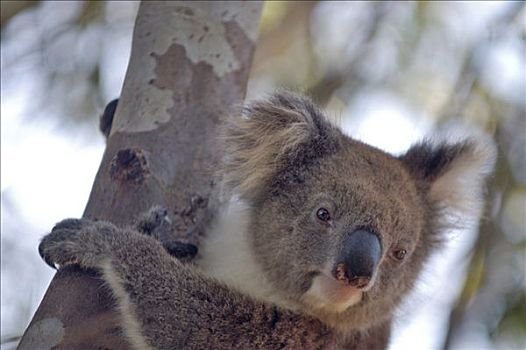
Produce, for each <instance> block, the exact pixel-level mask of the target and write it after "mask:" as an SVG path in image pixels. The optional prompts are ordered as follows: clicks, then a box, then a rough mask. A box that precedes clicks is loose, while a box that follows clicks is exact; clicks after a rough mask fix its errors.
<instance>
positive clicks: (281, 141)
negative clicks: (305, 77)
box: [222, 91, 343, 199]
mask: <svg viewBox="0 0 526 350" xmlns="http://www.w3.org/2000/svg"><path fill="white" fill-rule="evenodd" d="M222 134H223V141H224V148H225V151H226V152H225V153H226V157H225V159H224V164H223V166H224V171H223V173H224V178H223V182H224V184H225V185H226V186H227V188H234V189H236V191H237V192H238V194H239V195H240V196H241V197H242V198H244V199H254V198H257V197H258V196H259V194H260V193H261V192H262V191H263V188H264V186H265V185H266V183H267V182H269V181H271V180H275V177H276V174H277V173H279V172H280V171H282V170H283V169H287V168H291V167H292V168H296V167H294V166H292V164H294V162H300V163H301V162H302V161H303V160H305V159H315V158H317V157H321V156H323V155H325V154H327V153H331V152H334V151H335V150H336V149H337V147H338V144H339V142H340V139H341V138H342V137H343V136H342V134H341V132H340V131H339V130H338V129H337V128H336V127H334V126H333V125H332V124H330V123H329V122H328V121H327V120H326V118H325V116H324V115H323V113H322V112H321V111H320V110H319V109H318V108H317V107H316V106H315V105H314V104H313V103H312V101H311V100H309V99H308V98H306V97H304V96H299V95H296V94H293V93H291V92H287V91H280V92H278V93H276V94H274V95H272V96H271V97H270V98H268V99H266V100H259V101H255V102H253V103H251V104H249V105H248V106H246V108H245V115H244V116H243V117H239V118H230V119H229V122H228V124H227V125H226V126H225V128H224V130H223V132H222Z"/></svg>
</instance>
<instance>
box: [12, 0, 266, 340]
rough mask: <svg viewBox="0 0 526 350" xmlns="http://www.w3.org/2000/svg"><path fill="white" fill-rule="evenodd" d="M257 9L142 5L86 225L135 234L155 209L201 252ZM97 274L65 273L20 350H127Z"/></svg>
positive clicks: (239, 5) (209, 4) (51, 289)
mask: <svg viewBox="0 0 526 350" xmlns="http://www.w3.org/2000/svg"><path fill="white" fill-rule="evenodd" d="M260 12H261V3H256V2H243V3H239V2H223V3H222V2H172V1H166V2H160V1H156V2H144V3H142V4H141V6H140V7H139V11H138V14H137V20H136V24H135V30H134V35H133V45H132V52H131V58H130V62H129V66H128V71H127V73H126V78H125V82H124V86H123V90H122V96H121V98H120V101H119V105H118V108H117V111H116V114H115V118H114V121H113V126H112V129H111V134H110V137H109V138H108V143H107V147H106V150H105V153H104V156H103V159H102V163H101V165H100V168H99V171H98V174H97V176H96V178H95V183H94V185H93V189H92V192H91V195H90V198H89V201H88V204H87V206H86V210H85V213H84V217H87V218H91V219H103V220H107V221H111V222H113V223H115V224H120V225H126V224H128V225H129V224H132V223H133V220H134V219H135V218H137V216H138V215H139V214H140V213H142V212H144V211H146V210H147V209H148V208H150V207H151V206H152V205H154V204H160V205H162V206H164V207H166V208H168V209H169V213H170V217H171V218H172V221H173V226H174V236H175V237H177V238H178V239H181V240H187V241H190V242H194V243H195V242H197V241H198V239H199V236H200V234H201V229H202V227H203V224H204V223H205V222H206V221H207V220H209V218H210V217H211V215H213V213H214V209H215V208H216V207H217V203H218V202H217V195H215V193H216V192H217V191H215V187H214V181H213V177H212V170H213V169H214V167H215V165H216V164H217V162H218V160H219V154H218V152H217V147H216V145H215V141H214V136H215V134H216V127H217V125H218V124H219V123H220V121H221V119H222V118H223V117H225V116H226V115H228V114H229V113H231V112H232V111H233V106H235V105H237V104H240V103H241V102H242V100H243V98H244V95H245V89H246V82H247V78H248V73H249V69H250V64H251V60H252V55H253V52H254V41H255V39H256V36H257V28H258V20H259V15H260ZM112 304H113V303H112V300H111V297H110V295H109V294H108V292H107V290H106V289H105V287H104V286H102V285H101V283H100V280H98V279H97V278H96V274H95V273H87V272H85V271H80V270H79V269H77V268H74V267H67V268H65V269H63V270H61V271H59V272H58V273H57V274H56V276H55V277H54V279H53V281H52V282H51V285H50V286H49V288H48V291H47V292H46V295H45V296H44V299H43V301H42V303H41V304H40V306H39V308H38V310H37V312H36V313H35V315H34V317H33V319H32V321H31V323H30V325H29V327H28V328H27V330H26V332H25V334H24V336H23V337H22V340H21V342H20V345H19V349H37V348H46V349H48V348H54V349H55V348H56V349H104V348H109V349H125V348H129V346H128V344H127V343H126V341H125V340H124V338H123V337H122V332H121V329H120V327H119V324H118V315H117V313H116V312H115V310H114V309H113V308H112Z"/></svg>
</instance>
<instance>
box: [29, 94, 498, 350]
mask: <svg viewBox="0 0 526 350" xmlns="http://www.w3.org/2000/svg"><path fill="white" fill-rule="evenodd" d="M223 134H224V136H223V143H224V146H225V156H224V162H223V166H222V167H221V168H220V170H219V174H218V176H220V177H221V182H222V186H223V187H224V191H225V192H226V193H227V194H228V195H229V196H231V200H230V201H229V204H228V206H226V208H225V210H224V212H223V213H222V214H221V215H219V217H218V218H217V220H216V221H215V223H213V225H212V227H211V228H210V230H209V232H208V235H207V238H205V239H204V240H203V242H202V243H201V246H200V247H199V253H198V256H197V258H196V261H195V263H190V264H189V263H182V262H181V261H179V260H178V259H177V258H176V257H174V256H171V255H170V254H169V253H168V252H167V251H166V249H164V248H163V246H162V244H161V243H160V242H159V240H157V239H155V237H154V236H152V235H145V234H143V233H141V232H138V231H137V230H136V229H132V228H118V227H116V226H114V225H112V224H111V223H107V222H94V221H89V220H85V219H81V220H75V219H68V220H65V221H62V222H61V223H59V224H57V225H56V226H55V227H54V228H53V230H52V232H51V233H50V234H49V235H47V236H46V237H44V239H43V240H42V242H41V244H40V246H39V250H40V254H41V256H42V257H43V258H44V259H45V260H46V261H47V262H48V263H50V264H56V265H58V266H59V267H62V266H64V265H67V264H78V265H80V266H81V267H83V268H89V269H96V270H98V271H100V272H101V276H102V278H103V280H104V281H105V282H106V284H107V285H108V287H109V288H110V290H111V292H112V293H113V295H114V297H115V300H116V303H117V307H118V310H119V311H120V314H121V316H122V327H123V330H124V332H125V334H126V337H127V339H128V340H129V341H130V344H132V346H133V347H134V348H136V349H154V348H156V349H174V348H185V349H202V348H210V349H232V348H239V349H278V348H279V349H300V348H305V349H382V348H385V347H387V344H388V341H389V336H390V328H391V322H392V319H393V314H394V312H395V310H396V308H397V306H398V305H399V304H400V302H401V301H402V300H403V298H404V296H406V295H407V294H408V293H409V291H410V290H411V288H412V287H413V286H414V284H415V281H416V280H417V277H418V276H419V273H420V271H421V270H422V267H423V265H424V263H425V261H426V259H427V258H428V257H429V256H430V254H432V252H433V251H435V250H436V249H437V248H438V247H439V246H440V244H441V243H442V242H443V241H444V237H445V233H446V232H447V231H448V229H451V228H453V227H458V226H459V225H468V226H469V225H477V223H478V220H479V219H480V216H481V213H482V208H483V194H484V183H485V180H486V178H487V177H488V176H489V175H490V174H491V171H492V168H493V165H494V161H495V157H496V151H495V146H494V144H493V143H492V142H491V141H490V140H486V139H485V138H484V137H478V138H471V139H467V140H464V141H461V142H457V143H433V142H430V141H424V142H421V143H418V144H416V145H414V146H412V147H411V148H410V149H409V150H408V151H407V152H406V153H405V154H403V155H400V156H393V155H390V154H387V153H385V152H383V151H381V150H379V149H376V148H374V147H371V146H369V145H367V144H364V143H362V142H360V141H357V140H354V139H352V138H350V137H349V136H346V135H345V134H344V133H343V132H342V131H341V130H340V129H339V128H338V127H337V126H335V125H333V124H332V123H331V122H329V121H328V119H327V118H326V117H325V116H324V114H323V112H322V111H320V110H319V109H318V108H317V107H316V106H315V105H314V104H313V103H312V102H311V101H310V100H309V99H308V98H306V97H303V96H299V95H296V94H293V93H290V92H283V91H282V92H279V93H276V94H274V95H273V96H271V97H270V98H268V99H265V100H260V101H256V102H253V103H251V104H249V105H248V106H247V107H246V108H245V110H244V113H243V115H242V116H240V117H238V118H230V120H229V122H228V123H227V125H226V126H225V128H224V133H223Z"/></svg>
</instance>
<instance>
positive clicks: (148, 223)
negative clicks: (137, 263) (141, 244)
mask: <svg viewBox="0 0 526 350" xmlns="http://www.w3.org/2000/svg"><path fill="white" fill-rule="evenodd" d="M170 224H171V221H170V218H169V217H168V209H166V208H164V207H161V206H160V205H155V206H153V207H151V208H150V209H149V210H148V211H147V212H145V213H143V214H142V215H141V217H140V218H139V222H138V223H137V225H136V227H137V229H138V230H139V232H142V233H144V234H147V235H151V236H153V237H156V238H158V239H159V235H160V234H161V233H162V231H163V230H166V229H167V228H166V227H165V226H169V225H170Z"/></svg>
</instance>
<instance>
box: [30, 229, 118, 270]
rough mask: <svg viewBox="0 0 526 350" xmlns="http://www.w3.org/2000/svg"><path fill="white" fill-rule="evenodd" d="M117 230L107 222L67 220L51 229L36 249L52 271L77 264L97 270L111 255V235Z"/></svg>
mask: <svg viewBox="0 0 526 350" xmlns="http://www.w3.org/2000/svg"><path fill="white" fill-rule="evenodd" d="M116 230H117V228H116V227H115V226H113V225H112V224H110V223H106V222H96V221H92V220H87V219H66V220H63V221H61V222H59V223H58V224H56V225H55V227H53V229H52V230H51V233H49V234H48V235H46V236H45V237H44V238H43V239H42V241H41V242H40V244H39V246H38V252H39V254H40V256H41V257H42V259H43V260H44V261H45V262H46V263H47V264H48V265H49V266H51V267H53V268H57V266H58V268H60V267H63V266H65V265H68V264H79V265H80V266H82V267H85V268H96V267H98V266H99V264H100V263H101V261H102V259H103V258H104V257H105V256H107V255H108V254H109V252H111V248H110V243H111V240H112V238H111V236H112V234H113V233H114V232H115V231H116Z"/></svg>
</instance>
